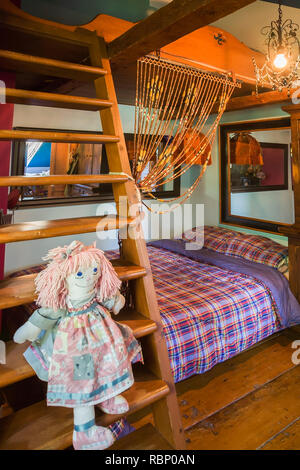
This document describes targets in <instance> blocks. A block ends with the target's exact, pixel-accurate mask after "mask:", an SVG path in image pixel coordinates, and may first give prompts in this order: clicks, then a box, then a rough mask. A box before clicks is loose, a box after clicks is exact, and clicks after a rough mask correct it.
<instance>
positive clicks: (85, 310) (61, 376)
mask: <svg viewBox="0 0 300 470" xmlns="http://www.w3.org/2000/svg"><path fill="white" fill-rule="evenodd" d="M55 315H56V316H57V315H58V314H57V312H53V311H50V309H47V318H46V317H45V312H44V311H43V309H40V310H39V309H38V310H36V311H35V312H34V313H33V315H32V319H31V318H30V319H29V321H31V322H32V323H34V324H37V326H41V324H42V323H43V320H41V319H40V318H39V317H43V318H46V320H47V319H49V318H50V319H52V321H53V324H52V327H51V328H49V329H48V330H47V331H42V333H41V334H40V336H39V338H38V339H37V340H36V341H34V342H33V343H32V344H31V346H30V347H29V348H28V349H27V350H26V351H25V353H24V356H25V358H26V360H27V361H28V362H29V364H30V365H31V367H32V368H33V369H34V370H35V372H36V373H37V375H38V376H39V377H40V378H41V379H42V380H46V381H48V389H47V404H48V405H50V406H65V407H71V408H74V407H76V406H83V405H94V404H97V403H101V402H102V401H104V400H108V399H109V398H111V397H114V396H116V395H119V394H120V393H121V392H123V391H124V390H126V389H128V388H130V387H131V386H132V384H133V382H134V378H133V374H132V367H131V362H132V361H133V360H134V359H135V358H136V357H137V356H138V357H140V354H141V347H140V344H139V343H138V341H137V340H136V339H135V338H134V336H133V333H132V331H131V329H130V328H129V327H127V326H125V325H121V324H119V323H117V322H115V321H114V320H113V319H112V318H111V316H110V313H109V311H108V310H107V309H106V308H105V307H103V306H102V305H101V304H99V302H98V301H97V299H96V298H95V297H94V295H93V297H92V298H90V300H88V301H84V303H83V302H81V303H80V304H78V303H77V304H76V305H75V304H74V302H72V303H71V302H70V300H68V301H67V310H65V311H63V313H62V311H60V314H59V318H56V319H55Z"/></svg>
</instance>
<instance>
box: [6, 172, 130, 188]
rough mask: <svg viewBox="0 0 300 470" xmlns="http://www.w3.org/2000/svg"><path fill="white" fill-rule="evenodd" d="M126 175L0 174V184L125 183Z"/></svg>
mask: <svg viewBox="0 0 300 470" xmlns="http://www.w3.org/2000/svg"><path fill="white" fill-rule="evenodd" d="M126 181H128V176H127V175H110V174H107V175H106V174H105V175H50V176H1V177H0V187H1V186H48V185H51V184H92V183H112V184H113V183H125V182H126Z"/></svg>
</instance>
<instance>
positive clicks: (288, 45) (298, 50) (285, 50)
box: [252, 2, 300, 95]
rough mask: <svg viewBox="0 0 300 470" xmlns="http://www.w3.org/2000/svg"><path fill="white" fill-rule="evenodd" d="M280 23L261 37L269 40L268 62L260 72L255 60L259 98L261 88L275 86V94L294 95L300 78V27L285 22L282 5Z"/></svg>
mask: <svg viewBox="0 0 300 470" xmlns="http://www.w3.org/2000/svg"><path fill="white" fill-rule="evenodd" d="M278 3H279V5H278V20H273V21H272V22H271V24H270V26H265V27H264V28H263V29H262V30H261V33H262V34H263V35H264V36H266V41H265V44H266V45H267V54H266V62H265V63H264V65H263V66H262V67H261V68H259V67H258V65H257V64H256V62H255V59H254V58H253V59H252V60H253V64H254V68H255V75H256V94H258V86H263V85H271V87H272V89H273V90H278V91H280V92H281V91H282V90H283V89H284V88H285V89H287V90H288V95H290V91H291V88H293V84H294V82H295V81H297V80H298V79H299V78H300V75H299V74H298V66H299V63H300V42H299V39H298V37H297V33H298V31H299V25H298V24H296V23H293V21H292V20H291V19H287V20H285V21H283V19H282V9H281V3H280V2H278Z"/></svg>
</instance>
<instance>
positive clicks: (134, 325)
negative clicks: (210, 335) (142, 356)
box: [0, 309, 157, 388]
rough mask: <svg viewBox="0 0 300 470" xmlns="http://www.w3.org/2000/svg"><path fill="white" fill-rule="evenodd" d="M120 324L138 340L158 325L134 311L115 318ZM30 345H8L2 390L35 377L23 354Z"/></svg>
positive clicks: (0, 371) (0, 379) (0, 380)
mask: <svg viewBox="0 0 300 470" xmlns="http://www.w3.org/2000/svg"><path fill="white" fill-rule="evenodd" d="M114 318H115V320H116V321H117V322H118V323H121V324H124V325H128V326H129V327H130V328H131V329H132V331H133V334H134V336H135V337H136V338H142V337H143V336H147V335H149V334H150V333H153V332H154V331H155V330H156V329H157V326H156V323H155V322H154V321H153V320H151V319H149V318H146V317H143V315H141V314H140V313H138V312H136V311H135V310H132V309H127V310H123V311H121V312H120V313H119V315H117V316H116V317H114ZM28 346H29V343H28V342H26V343H24V344H16V343H14V342H13V341H9V342H8V343H6V364H4V365H1V367H0V388H2V387H6V386H7V385H11V384H14V383H16V382H20V381H21V380H24V379H27V378H28V377H32V376H34V375H35V372H34V370H33V369H32V367H30V365H29V364H28V362H27V361H26V360H25V359H24V357H23V353H24V352H25V350H26V349H27V348H28Z"/></svg>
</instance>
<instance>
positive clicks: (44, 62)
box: [0, 49, 107, 81]
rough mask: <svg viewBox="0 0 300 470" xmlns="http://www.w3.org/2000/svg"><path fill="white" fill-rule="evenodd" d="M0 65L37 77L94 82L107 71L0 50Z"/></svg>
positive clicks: (3, 67) (2, 67)
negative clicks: (35, 74)
mask: <svg viewBox="0 0 300 470" xmlns="http://www.w3.org/2000/svg"><path fill="white" fill-rule="evenodd" d="M0 63H1V69H9V70H14V71H17V72H35V73H37V74H39V75H40V74H42V75H51V76H54V77H61V78H70V79H74V80H79V81H89V80H96V79H97V78H99V77H101V76H103V75H106V74H107V71H106V70H104V69H102V68H100V67H92V66H89V65H81V64H75V63H72V62H65V61H62V60H55V59H47V58H46V57H37V56H33V55H28V54H21V53H20V52H15V51H7V50H3V49H0Z"/></svg>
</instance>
